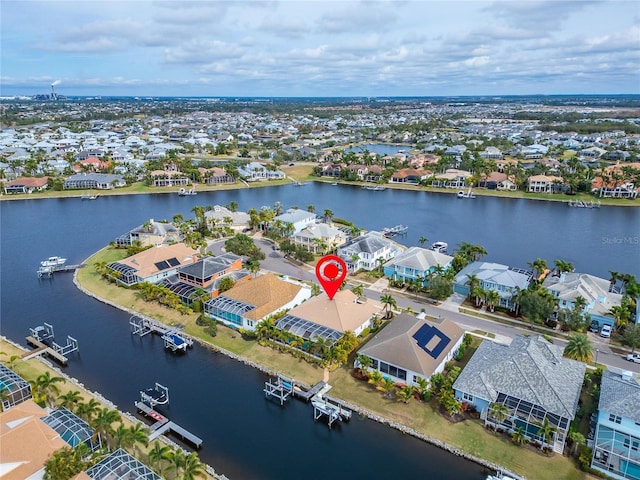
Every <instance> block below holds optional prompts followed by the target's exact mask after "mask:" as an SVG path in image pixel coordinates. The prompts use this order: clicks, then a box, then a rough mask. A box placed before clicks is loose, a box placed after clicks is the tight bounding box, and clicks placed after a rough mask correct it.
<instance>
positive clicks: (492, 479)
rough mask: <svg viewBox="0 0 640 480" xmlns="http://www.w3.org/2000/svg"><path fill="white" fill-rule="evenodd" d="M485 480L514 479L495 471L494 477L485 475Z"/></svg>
mask: <svg viewBox="0 0 640 480" xmlns="http://www.w3.org/2000/svg"><path fill="white" fill-rule="evenodd" d="M486 480H516V479H515V478H514V477H510V476H509V475H505V474H504V473H502V472H501V471H497V472H496V474H495V475H487V478H486Z"/></svg>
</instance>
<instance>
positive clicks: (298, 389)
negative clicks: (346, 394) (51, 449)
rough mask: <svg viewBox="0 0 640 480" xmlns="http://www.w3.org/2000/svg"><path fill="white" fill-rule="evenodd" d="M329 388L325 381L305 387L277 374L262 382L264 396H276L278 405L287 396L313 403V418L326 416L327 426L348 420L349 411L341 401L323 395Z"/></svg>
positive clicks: (287, 397)
mask: <svg viewBox="0 0 640 480" xmlns="http://www.w3.org/2000/svg"><path fill="white" fill-rule="evenodd" d="M330 389H331V385H329V384H328V383H327V382H325V381H322V380H321V381H319V382H318V383H316V384H315V385H314V386H313V387H311V388H307V387H305V386H304V385H302V384H300V383H298V382H296V381H295V380H292V379H289V378H287V377H284V376H282V375H278V376H277V377H276V378H275V379H274V380H272V379H269V380H267V381H266V382H265V384H264V389H263V391H264V394H265V398H276V399H278V400H280V405H284V402H285V401H287V400H288V399H289V397H292V396H293V397H297V398H299V399H301V400H304V401H306V402H311V404H312V405H313V419H314V420H318V419H319V418H321V417H323V416H324V417H326V419H327V423H328V425H329V428H331V426H332V425H333V423H334V422H335V421H349V420H350V419H351V411H350V410H347V409H346V408H344V407H343V406H342V402H341V401H340V400H338V399H336V398H332V397H329V396H327V395H325V394H326V393H327V392H328V391H329V390H330Z"/></svg>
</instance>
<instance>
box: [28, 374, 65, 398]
mask: <svg viewBox="0 0 640 480" xmlns="http://www.w3.org/2000/svg"><path fill="white" fill-rule="evenodd" d="M60 382H62V383H67V381H66V380H65V379H64V378H62V377H52V376H51V375H50V374H49V372H44V373H43V374H42V375H38V377H36V381H35V383H34V385H33V386H34V390H35V392H36V396H37V397H38V398H39V399H40V400H44V401H46V402H47V403H48V405H49V406H50V407H53V405H54V396H55V395H59V394H60V389H59V388H58V386H57V385H56V383H60Z"/></svg>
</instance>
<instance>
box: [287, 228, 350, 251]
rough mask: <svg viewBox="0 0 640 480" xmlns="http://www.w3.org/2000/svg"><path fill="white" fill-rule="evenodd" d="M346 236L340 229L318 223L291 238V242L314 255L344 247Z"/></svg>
mask: <svg viewBox="0 0 640 480" xmlns="http://www.w3.org/2000/svg"><path fill="white" fill-rule="evenodd" d="M346 240H347V238H346V234H345V233H344V232H343V231H342V230H340V229H339V228H336V227H333V226H331V225H329V224H326V223H317V224H314V225H311V226H308V227H306V228H303V229H302V230H300V231H299V232H296V233H294V234H293V235H292V236H291V241H292V242H293V243H294V244H296V245H301V246H302V247H304V248H305V249H307V250H308V251H310V252H313V253H324V252H325V251H327V250H333V249H335V248H337V247H340V246H342V245H343V244H344V243H345V242H346Z"/></svg>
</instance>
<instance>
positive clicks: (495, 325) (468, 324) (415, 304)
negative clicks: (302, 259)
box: [208, 234, 640, 373]
mask: <svg viewBox="0 0 640 480" xmlns="http://www.w3.org/2000/svg"><path fill="white" fill-rule="evenodd" d="M254 240H255V242H256V244H257V245H258V246H259V247H260V249H261V250H262V251H263V252H264V253H265V256H266V258H265V259H264V260H262V261H261V262H260V268H261V270H262V271H263V272H266V271H270V272H276V273H279V274H282V275H287V276H289V277H291V278H294V279H298V280H303V281H306V282H315V283H317V281H316V276H315V272H314V271H313V270H312V269H310V268H309V267H307V266H300V265H297V264H294V263H292V262H291V261H289V260H287V259H285V258H284V257H283V255H282V253H281V252H279V251H276V250H274V249H273V244H272V242H271V241H270V240H268V239H263V238H261V236H260V234H257V235H256V236H254ZM223 247H224V241H223V240H222V241H217V242H214V243H211V244H210V245H209V247H208V250H210V251H211V252H212V253H213V254H214V255H219V254H221V253H224V249H223ZM380 283H381V284H382V285H381V286H379V285H377V284H374V285H372V286H371V287H370V288H365V290H364V292H365V296H366V297H367V298H371V299H373V300H380V297H381V296H382V295H383V294H385V293H390V294H391V295H393V297H394V298H395V299H396V302H397V303H398V308H399V309H405V308H407V307H410V308H412V309H413V311H415V312H420V311H422V310H423V309H424V311H425V313H426V314H427V315H430V316H432V317H436V318H438V317H447V318H449V319H450V320H453V321H454V322H456V323H457V324H458V325H460V326H461V327H463V328H464V329H466V330H468V331H474V330H479V331H483V332H489V333H492V334H494V335H495V341H497V342H502V343H510V342H511V340H512V339H513V337H514V336H516V335H519V334H522V333H527V334H530V333H531V330H529V329H528V328H527V327H520V326H512V325H506V324H504V323H500V322H497V321H492V320H488V319H485V318H480V317H476V316H473V315H467V314H464V313H460V312H459V311H458V305H456V304H455V303H451V302H445V303H443V304H442V305H440V306H435V305H432V304H430V303H426V302H422V301H420V300H419V299H415V298H411V297H410V296H406V295H404V294H401V293H398V292H395V291H389V290H388V289H386V284H385V283H384V281H383V282H380ZM588 335H589V339H590V340H591V343H592V345H593V348H594V350H595V356H596V358H595V360H596V361H597V362H598V363H600V364H603V365H607V366H610V367H614V368H618V369H624V370H631V371H633V372H636V373H640V364H637V363H633V362H628V361H627V360H625V359H624V357H623V356H622V355H620V354H617V353H613V352H612V351H611V348H610V347H609V339H605V338H602V337H600V336H599V335H597V334H594V333H592V332H589V333H588ZM554 343H555V344H557V345H562V346H563V347H564V345H566V343H567V342H566V340H565V339H563V338H555V339H554Z"/></svg>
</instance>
